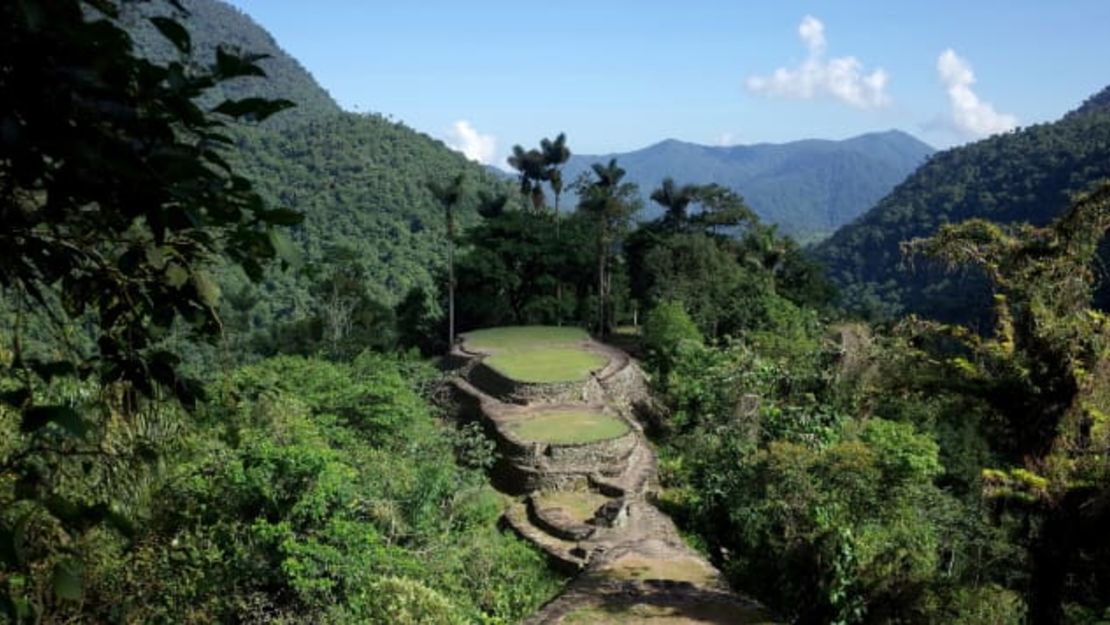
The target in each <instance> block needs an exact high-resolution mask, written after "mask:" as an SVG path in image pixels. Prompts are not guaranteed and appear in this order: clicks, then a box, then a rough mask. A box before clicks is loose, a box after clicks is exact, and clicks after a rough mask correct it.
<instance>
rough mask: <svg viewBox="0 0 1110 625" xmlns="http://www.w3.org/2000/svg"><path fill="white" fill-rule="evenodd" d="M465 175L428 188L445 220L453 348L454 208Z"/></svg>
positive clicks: (450, 346)
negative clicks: (440, 208)
mask: <svg viewBox="0 0 1110 625" xmlns="http://www.w3.org/2000/svg"><path fill="white" fill-rule="evenodd" d="M465 184H466V175H465V174H459V175H457V176H455V179H454V180H452V181H451V184H448V185H443V184H438V183H434V182H432V183H429V184H428V188H429V189H430V190H431V192H432V195H433V196H435V198H436V200H438V201H439V203H440V204H442V205H443V208H444V211H445V217H446V219H447V345H448V349H454V347H455V207H456V206H458V204H459V201H460V200H461V199H462V196H463V187H464V185H465Z"/></svg>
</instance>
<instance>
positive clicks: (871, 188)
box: [566, 131, 933, 241]
mask: <svg viewBox="0 0 1110 625" xmlns="http://www.w3.org/2000/svg"><path fill="white" fill-rule="evenodd" d="M932 152H933V150H932V148H930V147H929V146H928V145H925V144H924V143H922V142H921V141H918V140H917V139H915V138H913V137H911V136H909V135H907V134H905V133H902V132H898V131H890V132H883V133H873V134H866V135H861V136H858V137H853V138H851V139H845V140H843V141H821V140H806V141H795V142H791V143H784V144H778V145H776V144H757V145H750V146H730V147H716V146H705V145H696V144H692V143H684V142H681V141H675V140H669V141H664V142H662V143H658V144H655V145H652V146H649V147H646V148H644V149H642V150H636V151H634V152H627V153H623V154H608V155H601V156H592V155H577V156H574V157H572V158H571V159H570V161H569V162H568V163H567V167H566V170H567V179H568V180H573V179H574V178H575V177H577V176H578V174H580V173H582V172H584V171H588V170H589V168H590V165H591V164H593V163H595V162H607V161H608V160H609V159H611V158H616V159H617V160H619V161H620V162H621V164H622V165H623V166H624V167H625V168H626V169H627V170H628V172H629V174H628V175H629V180H630V181H632V182H635V183H636V184H637V185H639V186H640V188H641V189H642V190H643V191H644V192H645V194H644V196H643V200H644V201H645V202H647V200H648V197H647V195H646V194H647V192H649V191H650V190H651V189H654V188H655V187H656V186H658V185H659V184H660V183H662V181H663V179H664V178H666V177H668V176H674V177H676V178H678V179H680V180H684V181H686V182H691V183H696V184H710V183H716V184H719V185H721V186H723V187H727V188H729V189H732V190H734V191H737V192H740V193H743V194H744V197H745V198H747V199H748V202H749V203H750V204H751V206H752V208H753V209H755V212H756V213H757V214H758V215H759V217H760V218H761V219H763V221H765V222H767V223H770V224H777V225H778V226H779V227H780V228H781V229H782V231H783V232H785V233H787V234H790V235H792V236H795V237H798V238H801V239H802V240H806V241H808V240H812V239H818V238H822V237H825V236H828V235H829V234H831V233H832V232H833V231H834V230H836V229H837V228H839V227H840V226H842V225H844V224H846V223H848V222H850V221H851V220H852V219H855V218H856V217H857V216H858V215H860V214H861V213H862V212H864V211H865V210H867V209H868V208H870V207H871V206H873V205H874V204H875V202H877V201H878V200H879V199H881V198H882V197H883V196H884V195H886V194H887V193H889V192H890V190H891V189H892V188H894V185H896V184H898V183H899V182H901V181H902V180H903V179H905V177H906V176H907V175H909V174H910V173H912V172H913V170H914V169H917V167H918V166H919V165H921V164H922V163H924V162H925V160H926V158H927V157H928V156H929V155H930V154H932ZM571 200H572V201H573V198H571ZM659 212H660V211H658V210H655V209H654V208H653V207H652V206H650V205H648V206H647V207H646V209H645V211H644V215H643V217H644V218H645V219H653V218H655V217H657V216H658V214H659Z"/></svg>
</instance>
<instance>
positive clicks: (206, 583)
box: [0, 1, 559, 624]
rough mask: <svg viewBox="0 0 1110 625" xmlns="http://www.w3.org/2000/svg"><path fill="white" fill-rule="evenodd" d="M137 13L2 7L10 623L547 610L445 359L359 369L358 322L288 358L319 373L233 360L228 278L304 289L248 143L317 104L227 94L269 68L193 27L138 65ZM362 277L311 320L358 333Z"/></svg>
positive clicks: (3, 423) (338, 277)
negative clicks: (199, 46) (253, 173)
mask: <svg viewBox="0 0 1110 625" xmlns="http://www.w3.org/2000/svg"><path fill="white" fill-rule="evenodd" d="M116 9H117V6H116V5H115V4H114V3H111V2H92V3H81V2H77V1H73V2H56V3H51V4H49V5H34V4H29V3H15V4H6V5H4V7H3V9H0V18H2V19H0V24H2V27H0V28H2V29H3V32H2V33H0V35H2V37H0V41H2V43H0V46H2V47H0V52H2V53H0V62H2V63H3V65H2V68H0V94H2V95H0V101H2V102H3V105H2V109H0V118H2V119H3V120H5V122H4V123H5V128H6V129H7V130H6V131H5V133H3V138H2V141H3V153H4V155H5V159H4V160H2V161H0V179H2V180H3V185H2V195H0V214H2V216H3V221H4V224H5V230H4V232H3V233H2V235H0V237H2V239H3V240H2V243H3V245H2V246H0V247H2V248H3V250H4V251H3V255H2V256H0V288H2V291H0V295H2V299H0V319H3V326H2V336H3V347H2V348H0V365H2V370H0V622H13V623H24V622H27V623H32V622H33V623H57V622H74V621H81V622H121V623H122V622H173V623H179V622H194V623H208V622H248V623H249V622H259V623H260V622H288V623H303V622H335V623H348V622H393V623H410V624H415V623H463V622H485V623H501V622H511V621H515V620H517V619H519V618H521V617H522V616H524V615H525V614H527V613H529V612H531V611H532V610H534V609H535V608H536V607H537V605H538V604H539V603H540V602H542V601H543V600H545V599H546V598H547V597H548V596H549V595H550V594H551V593H552V592H553V591H554V590H555V589H556V586H557V584H558V581H559V580H558V579H557V578H554V577H553V576H552V575H551V574H550V573H549V572H548V570H547V568H546V566H545V563H544V562H543V561H542V559H541V558H540V557H539V555H538V554H536V553H535V552H534V551H533V550H532V549H531V548H529V547H527V546H526V545H524V544H523V543H521V542H519V541H517V540H515V539H514V538H512V537H509V536H506V535H503V534H502V533H500V532H499V531H498V530H497V529H496V521H497V517H498V516H499V514H500V512H501V509H502V506H503V504H502V501H501V496H500V495H499V494H497V493H495V492H494V491H492V490H491V489H490V488H489V486H488V485H487V482H486V477H485V474H484V472H483V470H484V469H485V468H487V467H488V466H489V464H490V462H491V460H492V456H491V451H492V450H491V448H490V446H489V444H488V443H487V442H486V440H485V438H484V437H482V436H481V435H480V434H478V433H476V432H474V431H472V430H465V429H464V430H461V431H459V432H456V431H455V430H454V429H451V428H446V427H444V425H443V424H442V423H441V421H440V420H438V419H437V418H436V415H437V410H436V409H435V408H434V405H433V404H432V402H431V397H430V393H431V390H432V388H434V385H433V384H432V381H433V379H434V373H433V372H432V370H431V369H430V368H428V367H427V365H425V364H421V363H418V362H413V361H411V360H408V359H405V358H403V357H400V356H386V355H375V354H369V353H362V354H361V355H359V354H358V352H360V351H362V346H361V345H359V344H358V343H356V342H353V341H350V340H348V339H350V338H351V337H348V336H346V335H337V334H336V333H335V332H334V329H335V327H342V328H343V329H344V331H349V330H352V329H354V328H355V327H356V325H355V324H353V323H351V322H350V320H347V321H342V323H339V322H337V323H333V327H332V328H331V329H332V330H333V332H332V334H330V335H329V334H326V333H325V334H324V335H323V337H322V340H321V341H320V343H319V344H316V345H305V344H304V343H303V342H297V341H290V344H288V345H285V346H284V347H286V348H287V349H285V350H284V351H311V353H312V354H313V355H314V357H311V358H302V357H277V358H270V359H267V360H264V361H262V362H259V363H257V364H255V365H253V366H240V365H239V364H238V362H240V361H241V360H245V359H248V358H257V357H258V356H259V355H260V354H258V353H257V352H252V351H251V350H249V349H226V348H228V347H233V348H238V347H243V346H244V345H248V346H249V345H250V343H249V342H248V341H246V340H245V338H249V336H247V337H245V338H244V337H243V335H242V333H240V332H238V331H237V328H242V327H250V326H249V325H247V324H248V323H249V321H243V320H234V319H232V320H231V321H232V323H229V324H227V325H225V323H224V318H223V316H222V315H221V312H222V311H223V310H224V309H223V308H222V306H221V305H222V304H223V301H224V299H225V298H223V297H222V292H221V288H220V283H219V282H218V281H217V278H216V277H217V276H221V275H222V276H224V277H228V276H231V277H234V276H235V275H238V276H239V277H238V278H237V279H238V280H239V282H240V283H241V284H242V285H243V288H244V289H247V288H250V289H253V288H260V287H259V286H257V285H262V287H261V288H265V287H266V285H267V284H275V283H276V284H280V282H279V281H280V280H282V279H287V278H288V276H289V274H286V273H283V270H282V267H283V266H284V267H286V268H289V267H291V266H293V265H295V264H296V263H297V262H298V261H299V260H300V258H299V257H300V256H301V255H300V254H298V253H297V252H298V250H297V249H296V246H295V245H294V244H293V243H292V241H291V240H290V237H289V234H288V232H289V230H290V229H293V231H294V232H293V234H294V236H296V235H297V232H298V230H297V229H298V228H302V227H306V226H301V224H302V215H301V214H300V213H298V212H296V211H293V210H290V209H288V208H274V207H273V206H272V205H269V204H268V203H267V201H266V195H267V194H264V193H260V192H259V191H257V190H256V186H255V185H256V184H257V182H252V181H251V180H249V179H247V178H245V177H243V176H241V175H239V174H238V173H237V171H238V170H237V168H236V167H233V166H232V165H231V164H229V161H231V162H237V159H238V158H239V157H241V152H233V151H232V149H231V148H229V147H227V146H229V145H230V146H234V145H235V141H234V140H232V139H231V138H230V137H229V136H228V135H230V134H233V133H241V136H242V135H245V134H247V133H249V132H251V131H250V130H245V129H243V128H241V127H238V126H236V125H235V123H234V120H243V121H247V120H256V121H261V120H264V119H266V118H267V117H269V116H271V115H273V114H275V113H277V112H279V111H281V110H284V109H286V108H288V107H289V106H292V105H293V103H292V102H289V101H286V100H271V99H267V98H261V97H257V96H247V97H242V98H224V99H220V98H221V97H222V96H220V95H219V94H220V93H221V91H220V89H218V88H217V87H218V86H220V85H222V84H224V83H225V82H228V81H237V80H240V79H243V78H247V77H254V79H255V80H258V79H259V78H261V77H263V76H264V74H263V72H262V70H261V68H260V67H259V66H258V65H257V64H256V63H255V62H256V61H258V60H259V59H257V58H255V57H252V56H249V55H247V56H243V55H239V54H236V53H233V52H231V51H229V50H226V49H223V48H221V49H219V50H218V51H217V52H216V53H215V56H214V59H213V62H212V63H210V64H204V63H197V62H195V61H189V60H188V59H189V56H188V54H189V51H190V50H191V47H192V40H191V38H190V37H189V35H188V34H187V31H185V30H184V28H183V27H182V26H181V24H180V22H179V21H178V18H177V17H176V14H174V15H165V16H156V17H154V18H152V19H151V20H150V24H151V25H152V27H154V28H156V29H157V30H158V32H159V33H161V34H162V36H164V37H166V39H167V40H168V41H170V42H171V44H172V45H173V47H174V49H175V50H177V53H178V54H179V55H180V56H179V57H176V58H174V59H173V60H170V61H168V62H166V63H165V64H160V63H156V62H151V61H149V60H147V59H146V58H144V57H139V56H136V55H135V54H134V52H133V47H132V42H131V40H130V37H129V36H128V35H127V33H126V31H124V30H123V29H122V28H121V27H120V25H119V24H120V22H118V21H116V20H115V19H114V18H115V16H116ZM57 94H64V97H57ZM208 102H212V103H211V104H207V103H208ZM106 112H110V114H107V113H106ZM260 186H261V185H260ZM310 251H311V250H310ZM277 259H282V260H283V261H284V262H283V264H280V265H279V264H278V263H277V262H276V260H277ZM341 260H343V259H341ZM358 270H359V268H358V267H354V268H352V267H350V266H349V265H347V264H345V262H341V261H333V264H332V265H331V266H330V267H328V268H327V270H326V272H325V273H324V276H325V277H324V278H323V279H321V280H319V281H318V283H320V284H321V285H322V286H320V287H318V288H319V289H320V290H317V291H313V292H309V293H308V298H307V299H306V302H307V306H308V307H309V309H310V310H315V311H317V313H319V314H320V315H321V316H320V317H319V318H320V319H324V320H326V319H331V320H332V321H336V317H337V315H334V314H333V315H332V316H331V317H328V316H327V314H325V313H327V312H328V311H329V310H331V311H332V312H334V310H332V309H331V308H329V302H330V303H331V304H334V303H335V300H336V298H340V299H341V298H344V297H347V296H348V295H349V294H350V293H352V292H353V293H364V292H365V291H366V290H367V289H369V288H370V282H369V280H368V279H367V278H366V277H365V276H363V275H360V274H359V273H358ZM293 275H294V276H296V274H293ZM305 281H306V283H307V284H310V285H313V286H315V284H313V282H311V281H309V280H308V278H305ZM227 284H229V282H228V281H225V282H224V285H227ZM225 288H226V286H225ZM247 295H249V293H248V294H247ZM247 295H243V294H241V293H234V294H233V295H232V297H231V298H229V299H232V300H236V299H240V300H241V299H244V298H246V297H247ZM329 298H331V299H329ZM370 301H371V300H367V302H370ZM361 303H365V302H361V301H359V302H356V304H361ZM343 305H344V306H346V305H347V304H346V300H343ZM231 306H232V310H233V311H236V310H237V311H240V312H243V313H248V314H249V313H250V309H249V308H248V307H246V306H243V305H239V306H238V307H236V306H234V305H231ZM345 310H346V309H345ZM387 310H388V309H387ZM348 312H350V311H348ZM356 318H357V316H356ZM262 322H269V323H275V318H273V317H271V318H269V319H262ZM357 329H358V330H360V331H362V332H363V334H362V335H360V336H364V337H371V336H372V337H374V338H373V340H380V339H379V338H377V337H376V335H375V334H374V333H373V332H372V330H371V329H368V328H365V327H361V326H359V327H357ZM294 336H302V335H294ZM308 336H310V337H311V336H314V335H312V334H311V333H308ZM221 338H222V339H223V341H222V346H223V347H224V348H225V349H220V350H216V349H213V347H214V346H213V345H212V343H211V341H212V340H213V339H221ZM328 339H332V340H331V341H328ZM368 340H369V338H368ZM323 356H327V357H330V359H331V360H330V361H329V360H325V359H324V358H323ZM183 359H188V360H190V361H191V364H192V365H194V366H189V365H190V363H189V362H183Z"/></svg>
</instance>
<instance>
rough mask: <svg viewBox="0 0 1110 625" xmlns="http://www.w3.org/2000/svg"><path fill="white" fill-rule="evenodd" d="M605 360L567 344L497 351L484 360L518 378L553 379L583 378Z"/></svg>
mask: <svg viewBox="0 0 1110 625" xmlns="http://www.w3.org/2000/svg"><path fill="white" fill-rule="evenodd" d="M607 362H608V360H607V359H606V358H605V357H604V356H602V355H600V354H595V353H593V352H588V351H585V350H582V349H575V348H570V347H554V348H544V347H541V348H537V349H520V350H507V351H498V352H496V353H494V354H493V355H492V356H487V357H486V359H485V363H486V364H487V365H489V366H491V367H493V368H494V369H497V370H498V371H500V372H501V373H503V374H505V375H506V376H508V377H510V378H512V379H514V380H517V381H519V382H531V383H553V382H573V381H575V380H584V379H586V376H588V375H589V374H590V372H591V371H594V370H596V369H601V368H603V367H605V364H606V363H607Z"/></svg>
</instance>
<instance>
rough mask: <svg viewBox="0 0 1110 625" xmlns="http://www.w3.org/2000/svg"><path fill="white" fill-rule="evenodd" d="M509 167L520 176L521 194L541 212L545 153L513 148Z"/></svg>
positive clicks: (517, 147) (518, 147)
mask: <svg viewBox="0 0 1110 625" xmlns="http://www.w3.org/2000/svg"><path fill="white" fill-rule="evenodd" d="M509 166H510V167H512V168H513V169H515V170H516V171H517V172H518V173H519V174H520V194H521V195H523V196H524V197H526V198H528V199H530V200H531V201H532V208H533V209H535V210H536V211H537V212H539V211H540V210H541V209H542V208H543V203H544V197H543V181H544V179H545V166H544V156H543V152H540V151H539V150H537V149H534V148H533V149H531V150H525V149H524V148H522V147H520V146H519V145H514V146H513V154H512V156H510V157H509Z"/></svg>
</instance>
